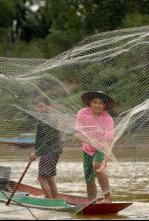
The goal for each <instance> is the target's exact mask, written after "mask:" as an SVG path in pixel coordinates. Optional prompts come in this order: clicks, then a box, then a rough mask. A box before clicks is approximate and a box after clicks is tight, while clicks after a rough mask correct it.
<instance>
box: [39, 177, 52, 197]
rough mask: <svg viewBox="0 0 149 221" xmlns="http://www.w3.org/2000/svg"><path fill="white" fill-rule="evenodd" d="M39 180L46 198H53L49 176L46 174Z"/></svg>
mask: <svg viewBox="0 0 149 221" xmlns="http://www.w3.org/2000/svg"><path fill="white" fill-rule="evenodd" d="M38 180H39V183H40V185H41V188H42V190H43V192H44V194H45V198H48V199H53V195H52V190H51V188H50V186H49V182H48V180H47V177H46V176H39V177H38Z"/></svg>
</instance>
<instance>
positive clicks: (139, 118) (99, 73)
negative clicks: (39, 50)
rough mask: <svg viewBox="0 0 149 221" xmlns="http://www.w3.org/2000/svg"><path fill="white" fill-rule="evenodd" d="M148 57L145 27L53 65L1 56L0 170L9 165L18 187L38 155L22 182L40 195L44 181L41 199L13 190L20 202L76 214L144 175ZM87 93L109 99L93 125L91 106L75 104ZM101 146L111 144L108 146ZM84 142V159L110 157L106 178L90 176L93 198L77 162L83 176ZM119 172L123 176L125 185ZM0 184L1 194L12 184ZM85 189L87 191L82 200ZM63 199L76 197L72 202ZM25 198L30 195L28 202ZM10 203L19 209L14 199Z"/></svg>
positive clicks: (105, 36)
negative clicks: (107, 107)
mask: <svg viewBox="0 0 149 221" xmlns="http://www.w3.org/2000/svg"><path fill="white" fill-rule="evenodd" d="M148 51H149V27H148V26H146V27H139V28H131V29H124V30H117V31H110V32H105V33H101V34H96V35H94V36H89V37H87V38H86V39H84V40H83V41H81V42H80V43H78V44H77V45H75V47H73V48H72V49H70V50H68V51H66V52H64V53H62V54H60V55H58V56H57V57H54V58H52V59H15V58H4V57H1V58H0V94H1V97H0V149H1V155H0V165H1V167H2V168H0V169H1V170H5V168H4V167H7V166H8V167H11V170H12V173H11V179H12V180H15V181H16V182H17V180H18V179H19V177H20V176H21V174H22V173H23V171H24V168H25V166H24V165H25V163H26V162H28V161H29V158H30V155H31V154H32V153H36V155H37V157H38V159H37V160H36V161H34V162H33V163H32V165H31V168H30V170H29V172H28V173H27V174H26V177H25V178H24V182H25V184H26V185H30V186H37V187H38V188H40V189H41V187H40V185H41V186H42V188H43V189H44V188H45V186H46V183H48V187H47V192H48V193H47V192H46V191H43V192H42V191H40V194H39V192H38V191H37V190H35V189H34V190H32V191H31V192H29V190H30V189H29V187H28V186H24V187H22V188H23V190H22V189H21V187H20V188H19V190H18V191H25V189H24V188H26V192H29V194H30V196H29V197H28V198H27V199H26V200H28V202H27V203H28V207H31V206H32V204H34V206H36V205H37V207H38V206H39V205H40V207H46V209H48V208H49V209H51V210H52V209H55V208H58V210H59V212H61V211H62V212H70V213H71V214H72V215H73V216H74V215H75V214H77V213H78V212H79V211H80V208H81V209H84V208H85V207H86V206H87V205H89V204H91V203H93V202H95V201H96V200H98V202H99V199H100V200H102V198H103V197H104V196H106V195H107V194H108V193H109V191H110V190H111V192H112V190H113V189H114V192H115V191H116V190H118V189H119V186H121V185H122V183H125V182H126V183H128V182H129V181H131V180H133V179H132V177H134V178H136V176H137V174H140V173H141V171H144V170H146V169H147V167H148V157H149V142H148V141H149V135H148V134H149V133H148V132H149V117H148V116H149V92H148V91H149V83H148V82H149V62H148V61H149V53H148ZM87 91H102V92H104V93H106V94H108V95H110V96H111V97H112V98H113V99H114V100H115V101H116V103H117V105H116V107H115V108H113V109H111V110H109V111H108V110H105V111H103V112H104V115H102V116H100V117H98V118H96V120H95V118H93V115H92V114H91V107H86V106H85V105H84V104H83V102H82V100H81V96H82V94H84V93H85V92H87ZM100 98H101V97H100ZM102 99H103V97H102ZM90 102H92V101H90ZM104 102H107V103H108V101H105V100H104ZM107 105H109V104H107ZM103 112H102V113H103ZM81 114H82V115H81ZM80 115H81V117H82V119H83V120H82V119H81V118H79V116H80ZM109 115H110V116H109ZM109 119H113V122H114V132H113V133H114V138H113V139H112V138H106V136H107V137H109V136H112V135H111V134H112V131H113V129H112V128H111V123H109V122H111V120H110V121H109ZM77 124H79V125H80V124H81V126H80V131H79V134H81V135H82V136H83V137H85V139H86V140H85V141H84V142H83V141H82V140H81V139H80V137H79V136H78V131H77V129H76V128H77V126H78V125H77ZM107 140H112V142H110V144H108V142H107ZM83 143H85V144H87V145H88V146H87V145H86V148H85V149H84V150H85V151H86V153H87V155H89V153H90V155H89V156H90V157H91V155H92V153H93V152H94V154H95V153H97V155H98V157H97V158H98V159H97V158H96V160H95V158H94V162H96V161H98V163H101V164H102V161H101V158H102V157H107V158H109V162H108V165H107V169H106V173H104V175H103V174H101V173H100V172H98V173H97V174H96V176H97V178H98V179H96V180H98V181H99V183H98V182H97V183H96V184H97V186H98V188H99V189H98V193H96V191H95V189H96V188H95V183H94V176H95V175H94V176H93V177H91V179H90V176H92V175H93V172H94V174H95V173H96V172H97V168H96V169H95V168H94V166H93V165H92V163H91V165H92V168H90V171H88V172H85V173H84V171H83V161H84V170H85V171H86V170H87V166H88V165H87V164H89V163H88V162H89V159H91V158H84V160H83V154H82V152H83V146H84V145H83ZM87 148H89V149H87ZM99 155H100V159H99ZM51 156H52V158H51ZM84 157H85V155H84ZM86 157H87V156H86ZM39 160H40V164H39ZM92 160H93V158H92ZM99 161H100V162H99ZM86 162H87V163H86ZM142 162H143V163H142ZM140 163H141V168H139V165H140ZM38 164H39V165H40V166H39V174H38ZM98 166H99V164H98ZM49 168H52V169H49ZM56 168H57V173H56ZM111 168H112V169H111ZM116 168H117V170H121V173H122V174H121V175H120V174H119V177H117V178H116V179H115V180H117V181H116V182H118V183H119V184H118V185H117V184H116V183H115V181H114V177H109V173H110V171H111V170H113V176H115V173H117V171H116ZM93 169H94V170H93ZM98 169H99V168H98ZM114 169H115V173H114ZM124 171H125V172H127V173H126V174H127V175H126V177H125V179H124V177H123V173H124ZM41 174H42V175H41ZM48 174H49V175H48ZM106 174H107V175H106ZM2 176H4V175H3V174H2V175H1V176H0V181H1V180H2V181H3V179H2V178H4V177H2ZM54 176H56V184H57V188H58V192H61V193H62V194H59V195H58V196H57V193H56V192H57V190H56V187H52V185H54V184H55V182H54V181H53V177H54ZM37 177H38V179H37ZM85 179H86V180H85ZM123 179H124V181H123ZM2 181H1V182H0V183H2V184H1V185H0V186H1V190H3V188H5V187H4V186H5V185H4V183H6V184H7V186H9V188H10V189H13V188H14V185H15V184H14V183H11V182H10V183H9V184H8V183H7V182H2ZM91 181H93V183H92V184H90V185H89V183H90V182H91ZM121 181H122V182H121ZM53 182H54V184H53ZM108 183H110V185H108ZM39 184H40V185H39ZM86 185H89V186H88V195H87V190H86ZM111 185H112V187H111ZM43 186H44V187H43ZM50 188H51V189H50ZM115 189H116V190H115ZM6 192H8V191H6ZM71 193H72V194H71ZM5 194H6V193H5ZM46 194H47V195H46ZM48 194H51V197H49V195H48ZM44 195H45V198H49V199H50V200H49V201H48V203H47V200H44V199H41V198H42V197H43V196H44ZM64 195H65V196H64ZM68 195H74V196H78V198H76V202H75V203H74V204H73V198H72V196H68ZM0 197H2V196H0ZM30 197H35V199H34V202H32V201H31V200H30ZM83 197H85V198H83ZM88 198H89V201H88ZM5 200H6V199H5ZM14 200H18V201H19V203H22V204H23V202H21V199H19V198H17V199H15V198H14ZM82 204H83V205H82ZM111 207H112V204H111Z"/></svg>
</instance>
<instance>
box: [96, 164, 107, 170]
mask: <svg viewBox="0 0 149 221" xmlns="http://www.w3.org/2000/svg"><path fill="white" fill-rule="evenodd" d="M106 167H107V162H105V161H103V163H102V164H101V167H100V168H99V169H97V170H96V172H97V173H104V172H105V170H106Z"/></svg>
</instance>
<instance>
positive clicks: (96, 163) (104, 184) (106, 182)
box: [93, 152, 111, 203]
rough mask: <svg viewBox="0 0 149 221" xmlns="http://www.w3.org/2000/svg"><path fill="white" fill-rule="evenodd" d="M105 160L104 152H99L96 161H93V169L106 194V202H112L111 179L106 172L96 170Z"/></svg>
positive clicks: (95, 157)
mask: <svg viewBox="0 0 149 221" xmlns="http://www.w3.org/2000/svg"><path fill="white" fill-rule="evenodd" d="M103 160H104V154H103V153H100V152H97V153H96V154H95V156H94V162H93V169H94V172H95V174H96V176H97V178H98V182H99V184H100V187H101V189H102V191H103V194H104V202H107V203H108V202H111V194H110V186H109V180H108V177H107V175H106V174H105V173H103V172H99V173H97V171H96V170H98V169H100V167H101V164H102V162H103Z"/></svg>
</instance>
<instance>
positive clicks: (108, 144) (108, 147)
mask: <svg viewBox="0 0 149 221" xmlns="http://www.w3.org/2000/svg"><path fill="white" fill-rule="evenodd" d="M111 148H112V140H107V141H106V144H105V155H104V161H103V163H102V165H101V167H100V169H98V170H97V172H98V173H101V172H102V173H104V172H105V170H106V167H107V163H108V160H109V156H110V153H111Z"/></svg>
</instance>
